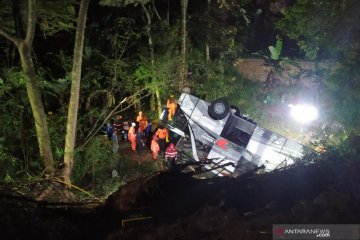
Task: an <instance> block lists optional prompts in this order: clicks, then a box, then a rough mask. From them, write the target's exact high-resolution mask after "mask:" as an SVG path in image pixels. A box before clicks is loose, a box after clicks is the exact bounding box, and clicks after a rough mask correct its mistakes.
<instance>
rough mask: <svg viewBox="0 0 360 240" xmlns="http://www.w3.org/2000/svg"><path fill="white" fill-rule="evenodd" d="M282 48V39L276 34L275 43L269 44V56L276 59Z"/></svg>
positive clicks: (278, 57)
mask: <svg viewBox="0 0 360 240" xmlns="http://www.w3.org/2000/svg"><path fill="white" fill-rule="evenodd" d="M281 50H282V39H281V38H280V37H279V36H276V45H275V47H274V46H269V51H270V58H271V59H272V60H274V61H278V60H279V59H280V55H281Z"/></svg>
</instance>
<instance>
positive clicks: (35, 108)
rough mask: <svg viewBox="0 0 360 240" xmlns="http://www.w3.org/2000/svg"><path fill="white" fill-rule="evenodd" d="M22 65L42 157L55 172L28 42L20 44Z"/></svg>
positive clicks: (46, 164) (51, 171)
mask: <svg viewBox="0 0 360 240" xmlns="http://www.w3.org/2000/svg"><path fill="white" fill-rule="evenodd" d="M18 49H19V53H20V59H21V65H22V68H23V71H24V75H25V83H26V91H27V94H28V98H29V101H30V105H31V110H32V113H33V116H34V121H35V129H36V136H37V140H38V143H39V151H40V157H41V159H42V160H43V162H44V166H45V170H46V171H47V172H48V173H53V172H54V159H53V155H52V150H51V142H50V136H49V131H48V127H47V122H46V115H45V110H44V106H43V104H42V101H41V94H40V90H39V87H38V86H37V82H36V74H35V70H34V65H33V62H32V59H31V47H30V46H28V45H27V43H26V42H21V43H20V46H19V48H18Z"/></svg>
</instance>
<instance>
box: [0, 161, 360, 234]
mask: <svg viewBox="0 0 360 240" xmlns="http://www.w3.org/2000/svg"><path fill="white" fill-rule="evenodd" d="M282 223H289V224H290V223H293V224H295V223H296V224H301V223H318V224H329V223H334V224H335V223H360V163H359V161H346V162H343V161H337V160H328V161H322V162H320V163H317V164H313V165H310V166H305V165H301V166H297V167H293V168H290V169H287V170H283V171H278V172H273V173H268V174H262V175H249V176H242V177H239V178H227V177H223V178H212V179H205V180H200V179H195V178H193V177H191V176H188V175H186V174H181V173H177V172H163V173H161V174H155V175H153V176H147V177H143V178H141V179H138V180H136V181H133V182H130V183H128V184H127V185H126V186H124V187H122V188H121V189H119V190H118V191H117V192H115V193H114V194H112V195H111V196H110V197H109V198H108V199H107V200H106V201H105V203H103V204H98V203H72V204H55V203H53V204H49V203H46V202H40V203H39V202H33V201H30V200H26V199H24V198H22V197H18V196H14V194H9V193H2V194H1V196H0V239H107V240H110V239H145V240H146V239H149V240H150V239H164V240H165V239H166V240H169V239H196V240H201V239H250V240H252V239H254V240H255V239H256V240H261V239H272V224H282Z"/></svg>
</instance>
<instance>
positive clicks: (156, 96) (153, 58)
mask: <svg viewBox="0 0 360 240" xmlns="http://www.w3.org/2000/svg"><path fill="white" fill-rule="evenodd" d="M141 6H142V8H143V10H144V12H145V15H146V19H147V26H146V33H147V35H148V44H149V49H150V59H151V65H152V67H153V68H155V53H154V44H153V40H152V32H151V24H152V21H151V16H150V13H149V10H148V9H147V8H146V6H145V5H143V4H141ZM160 97H161V96H160V89H159V87H158V86H157V85H156V86H155V98H156V105H157V112H158V114H159V116H161V113H162V109H161V98H160Z"/></svg>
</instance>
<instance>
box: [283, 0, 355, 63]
mask: <svg viewBox="0 0 360 240" xmlns="http://www.w3.org/2000/svg"><path fill="white" fill-rule="evenodd" d="M359 6H360V5H359V1H356V0H349V1H323V0H316V1H313V0H298V1H296V2H295V3H294V4H293V5H292V6H291V7H289V8H288V9H286V10H285V12H284V16H283V17H282V18H281V19H280V20H279V21H278V22H277V24H276V26H277V28H278V29H280V30H281V31H283V32H284V33H285V34H286V35H287V36H288V37H289V38H290V39H293V40H295V41H296V42H297V43H298V45H299V47H300V48H301V49H302V50H303V51H304V53H305V56H306V57H307V58H308V59H315V58H317V57H321V58H329V57H345V58H349V57H351V58H354V51H355V52H356V54H355V56H356V55H357V54H358V53H359V48H360V46H359V44H358V38H359V24H358V22H359V14H358V9H359ZM319 54H320V56H319Z"/></svg>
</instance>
